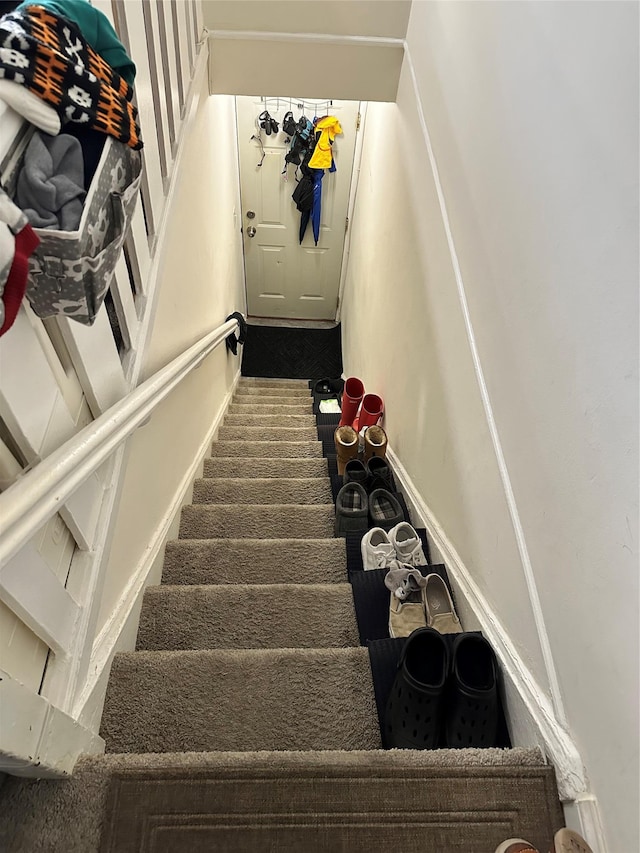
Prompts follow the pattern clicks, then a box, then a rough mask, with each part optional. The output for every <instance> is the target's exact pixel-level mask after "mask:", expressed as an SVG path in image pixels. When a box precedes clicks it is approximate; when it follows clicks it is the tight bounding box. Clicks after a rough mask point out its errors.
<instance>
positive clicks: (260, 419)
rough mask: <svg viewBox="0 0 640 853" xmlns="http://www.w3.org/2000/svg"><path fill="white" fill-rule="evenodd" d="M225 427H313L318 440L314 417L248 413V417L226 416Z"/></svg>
mask: <svg viewBox="0 0 640 853" xmlns="http://www.w3.org/2000/svg"><path fill="white" fill-rule="evenodd" d="M224 426H235V427H241V426H243V427H244V426H265V427H277V426H283V427H308V426H310V427H313V429H314V430H315V431H316V435H314V436H313V437H314V438H317V429H316V421H315V418H314V417H313V415H287V414H284V415H259V414H258V415H256V414H250V413H247V414H246V415H225V417H224Z"/></svg>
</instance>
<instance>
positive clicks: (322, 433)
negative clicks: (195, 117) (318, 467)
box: [316, 415, 340, 456]
mask: <svg viewBox="0 0 640 853" xmlns="http://www.w3.org/2000/svg"><path fill="white" fill-rule="evenodd" d="M320 417H336V418H338V420H340V416H339V415H316V421H318V418H320ZM336 426H337V424H336ZM336 426H334V425H333V424H328V425H327V424H321V423H319V422H317V430H318V440H319V441H321V442H322V455H323V456H335V454H336V443H335V439H334V437H333V436H334V433H335V431H336Z"/></svg>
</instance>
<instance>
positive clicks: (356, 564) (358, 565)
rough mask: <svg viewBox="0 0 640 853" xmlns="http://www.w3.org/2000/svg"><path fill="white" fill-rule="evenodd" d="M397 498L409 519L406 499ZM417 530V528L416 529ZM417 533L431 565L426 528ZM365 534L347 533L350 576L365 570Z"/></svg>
mask: <svg viewBox="0 0 640 853" xmlns="http://www.w3.org/2000/svg"><path fill="white" fill-rule="evenodd" d="M396 497H397V498H398V500H399V501H400V506H401V507H402V509H403V511H404V512H405V517H406V518H408V512H407V507H406V504H405V503H404V498H403V497H402V495H399V494H396ZM414 529H415V528H414ZM416 533H417V534H418V537H419V538H420V541H421V542H422V550H423V551H424V555H425V557H426V558H427V564H429V563H431V555H430V553H429V542H428V541H427V531H426V530H425V529H424V527H418V528H417V529H416ZM363 536H364V534H363V533H347V571H348V572H349V574H351V572H361V571H362V570H363V568H364V566H363V565H362V551H361V549H360V545H361V543H362V537H363ZM445 580H446V581H447V583H448V582H449V581H448V578H446V577H445Z"/></svg>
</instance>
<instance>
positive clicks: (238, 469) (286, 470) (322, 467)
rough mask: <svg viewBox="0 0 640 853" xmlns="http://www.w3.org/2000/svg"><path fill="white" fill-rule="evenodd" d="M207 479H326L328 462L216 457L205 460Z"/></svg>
mask: <svg viewBox="0 0 640 853" xmlns="http://www.w3.org/2000/svg"><path fill="white" fill-rule="evenodd" d="M204 476H205V477H222V478H226V477H242V478H245V479H246V478H247V477H257V478H258V479H261V478H264V477H276V478H279V477H283V476H284V477H287V478H288V479H291V478H301V479H304V480H306V479H308V478H309V477H326V476H327V460H326V459H324V458H321V457H316V458H315V459H314V458H309V459H293V458H289V459H269V458H266V457H262V458H260V459H257V458H255V457H251V458H248V459H245V458H240V459H238V458H236V457H228V458H225V457H223V456H216V457H215V459H205V460H204Z"/></svg>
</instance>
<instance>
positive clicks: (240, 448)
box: [211, 441, 322, 459]
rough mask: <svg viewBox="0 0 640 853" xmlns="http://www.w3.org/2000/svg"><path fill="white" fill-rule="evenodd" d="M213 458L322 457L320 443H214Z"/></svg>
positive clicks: (212, 448)
mask: <svg viewBox="0 0 640 853" xmlns="http://www.w3.org/2000/svg"><path fill="white" fill-rule="evenodd" d="M211 456H212V457H213V456H225V457H227V458H229V457H231V458H236V459H243V458H248V457H250V456H252V457H256V458H263V459H265V458H266V459H283V458H284V459H286V458H292V459H301V458H303V457H316V458H320V457H322V442H320V441H214V442H213V444H212V445H211Z"/></svg>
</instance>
